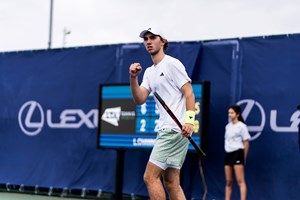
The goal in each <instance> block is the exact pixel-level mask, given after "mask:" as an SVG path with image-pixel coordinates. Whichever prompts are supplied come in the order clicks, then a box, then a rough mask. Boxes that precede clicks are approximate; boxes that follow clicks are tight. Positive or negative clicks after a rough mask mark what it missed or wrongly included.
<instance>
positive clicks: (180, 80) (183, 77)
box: [169, 60, 191, 89]
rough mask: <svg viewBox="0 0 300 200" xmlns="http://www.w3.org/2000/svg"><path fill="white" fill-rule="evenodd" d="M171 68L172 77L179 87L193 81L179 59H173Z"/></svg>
mask: <svg viewBox="0 0 300 200" xmlns="http://www.w3.org/2000/svg"><path fill="white" fill-rule="evenodd" d="M169 70H170V74H171V79H172V80H173V81H174V83H175V85H176V86H177V87H178V88H179V89H181V88H182V86H183V85H184V84H186V83H187V82H191V79H190V78H189V76H188V75H187V73H186V70H185V67H184V65H183V64H182V63H181V62H180V61H179V60H175V61H173V62H172V66H171V68H170V69H169Z"/></svg>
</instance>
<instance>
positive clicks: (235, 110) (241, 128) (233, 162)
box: [225, 105, 251, 200]
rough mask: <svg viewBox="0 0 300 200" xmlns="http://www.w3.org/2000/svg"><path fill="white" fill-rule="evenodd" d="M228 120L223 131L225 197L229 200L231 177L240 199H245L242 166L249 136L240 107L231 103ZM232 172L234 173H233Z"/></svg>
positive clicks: (245, 156) (231, 186)
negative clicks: (236, 184) (234, 178)
mask: <svg viewBox="0 0 300 200" xmlns="http://www.w3.org/2000/svg"><path fill="white" fill-rule="evenodd" d="M228 116H229V119H230V122H229V123H228V124H227V125H226V128H225V129H226V132H225V152H226V153H225V177H226V187H225V199H226V200H230V198H231V193H232V188H233V177H234V175H235V177H236V181H237V183H238V186H239V188H240V197H241V200H246V196H247V186H246V182H245V173H244V166H245V164H246V158H247V154H248V151H249V139H250V138H251V136H250V134H249V132H248V129H247V126H246V124H245V123H244V119H243V117H242V115H241V107H240V106H238V105H232V106H230V107H229V109H228ZM233 173H234V175H233Z"/></svg>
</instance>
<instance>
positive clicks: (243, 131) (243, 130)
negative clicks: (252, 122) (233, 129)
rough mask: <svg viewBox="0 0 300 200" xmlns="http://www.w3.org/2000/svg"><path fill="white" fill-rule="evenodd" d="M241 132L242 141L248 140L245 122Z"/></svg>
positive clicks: (248, 135)
mask: <svg viewBox="0 0 300 200" xmlns="http://www.w3.org/2000/svg"><path fill="white" fill-rule="evenodd" d="M241 134H242V138H243V141H245V140H249V139H250V138H251V136H250V134H249V131H248V128H247V126H246V125H245V124H243V126H242V130H241Z"/></svg>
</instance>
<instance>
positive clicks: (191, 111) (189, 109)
mask: <svg viewBox="0 0 300 200" xmlns="http://www.w3.org/2000/svg"><path fill="white" fill-rule="evenodd" d="M181 92H182V93H183V95H184V96H185V99H186V120H185V124H183V126H182V132H181V134H182V135H183V136H185V137H188V136H190V135H191V133H192V132H193V127H194V121H195V95H194V92H193V88H192V84H191V83H190V82H187V83H186V84H184V85H183V86H182V87H181Z"/></svg>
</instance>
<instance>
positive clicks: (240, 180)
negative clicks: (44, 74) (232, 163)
mask: <svg viewBox="0 0 300 200" xmlns="http://www.w3.org/2000/svg"><path fill="white" fill-rule="evenodd" d="M236 182H237V184H238V185H239V186H243V185H245V184H246V183H245V180H244V179H237V180H236Z"/></svg>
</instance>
